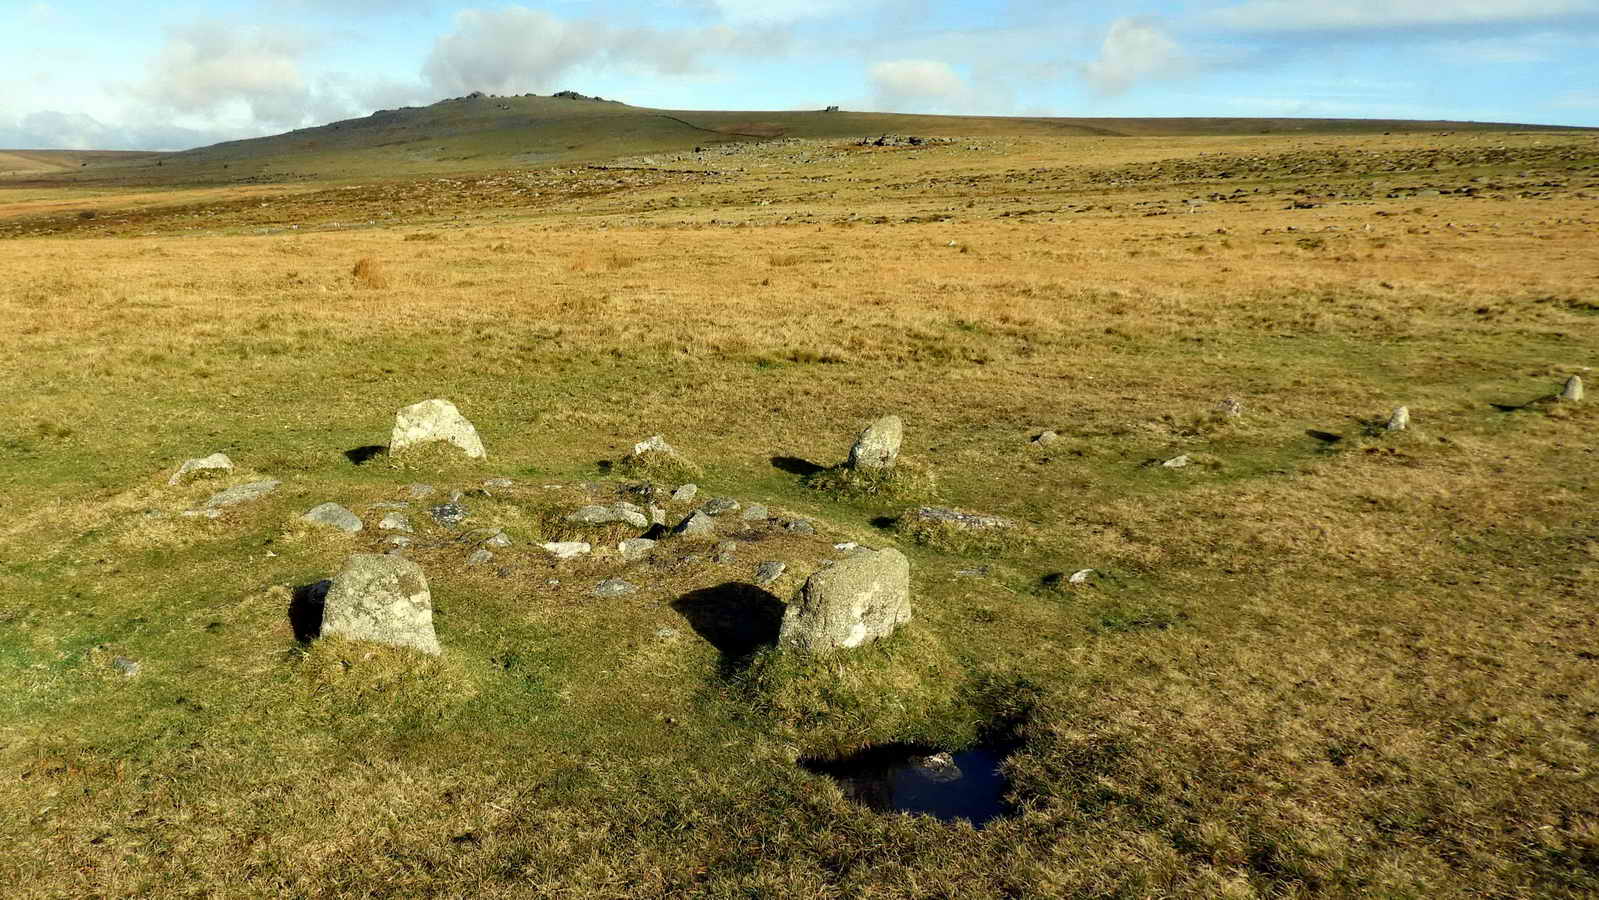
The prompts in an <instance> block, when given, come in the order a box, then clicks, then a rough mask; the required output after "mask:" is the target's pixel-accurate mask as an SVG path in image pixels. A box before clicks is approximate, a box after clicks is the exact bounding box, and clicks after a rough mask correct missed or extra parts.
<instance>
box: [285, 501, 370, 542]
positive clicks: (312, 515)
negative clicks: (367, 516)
mask: <svg viewBox="0 0 1599 900" xmlns="http://www.w3.org/2000/svg"><path fill="white" fill-rule="evenodd" d="M300 518H301V519H303V520H305V521H307V522H310V523H311V524H313V525H325V526H327V527H329V528H337V529H338V530H340V531H344V532H348V533H350V534H354V533H356V532H357V531H360V530H361V527H362V526H361V517H360V516H357V515H356V514H355V513H353V512H350V511H349V510H347V509H345V508H344V507H342V506H340V505H339V504H337V503H323V504H321V505H320V506H314V507H312V508H311V511H310V512H308V513H306V514H305V515H303V516H301V517H300Z"/></svg>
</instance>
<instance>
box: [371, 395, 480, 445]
mask: <svg viewBox="0 0 1599 900" xmlns="http://www.w3.org/2000/svg"><path fill="white" fill-rule="evenodd" d="M440 441H442V442H444V443H448V444H453V445H454V446H456V447H459V448H460V449H461V452H463V453H465V454H466V455H467V456H469V457H471V458H472V459H482V458H483V456H484V452H483V441H482V440H480V439H479V438H478V434H477V429H476V428H474V427H473V425H472V423H471V422H468V421H467V419H466V417H465V416H463V415H461V411H460V410H458V409H456V408H455V404H454V403H451V402H450V401H448V400H423V401H422V402H421V403H413V404H411V405H410V406H407V407H405V408H404V409H402V410H400V411H399V412H397V413H395V414H394V432H393V433H392V434H391V435H390V436H389V452H390V453H398V452H400V451H402V450H406V449H408V448H410V447H415V446H418V445H420V444H430V443H435V442H440Z"/></svg>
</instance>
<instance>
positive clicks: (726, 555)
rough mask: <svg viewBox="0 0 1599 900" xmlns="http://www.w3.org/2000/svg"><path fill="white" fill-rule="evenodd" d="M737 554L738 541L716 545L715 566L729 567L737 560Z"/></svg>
mask: <svg viewBox="0 0 1599 900" xmlns="http://www.w3.org/2000/svg"><path fill="white" fill-rule="evenodd" d="M737 553H738V541H723V542H721V543H720V544H717V545H716V563H717V565H722V566H726V565H731V564H732V562H733V561H734V560H735V559H736V558H737V556H736V554H737Z"/></svg>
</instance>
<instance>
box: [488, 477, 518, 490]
mask: <svg viewBox="0 0 1599 900" xmlns="http://www.w3.org/2000/svg"><path fill="white" fill-rule="evenodd" d="M483 486H484V487H486V488H488V489H490V490H495V489H503V488H508V487H515V486H516V482H514V481H512V480H511V479H509V478H490V479H489V480H488V481H485V482H483Z"/></svg>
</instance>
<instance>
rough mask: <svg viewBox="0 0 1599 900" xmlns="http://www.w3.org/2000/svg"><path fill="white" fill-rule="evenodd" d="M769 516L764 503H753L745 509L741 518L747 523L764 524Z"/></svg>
mask: <svg viewBox="0 0 1599 900" xmlns="http://www.w3.org/2000/svg"><path fill="white" fill-rule="evenodd" d="M769 515H770V513H768V512H767V510H766V505H765V504H764V503H751V504H750V505H749V506H746V507H745V508H744V513H743V515H741V516H739V518H741V519H743V520H744V521H746V522H764V521H766V519H767V517H768V516H769Z"/></svg>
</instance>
